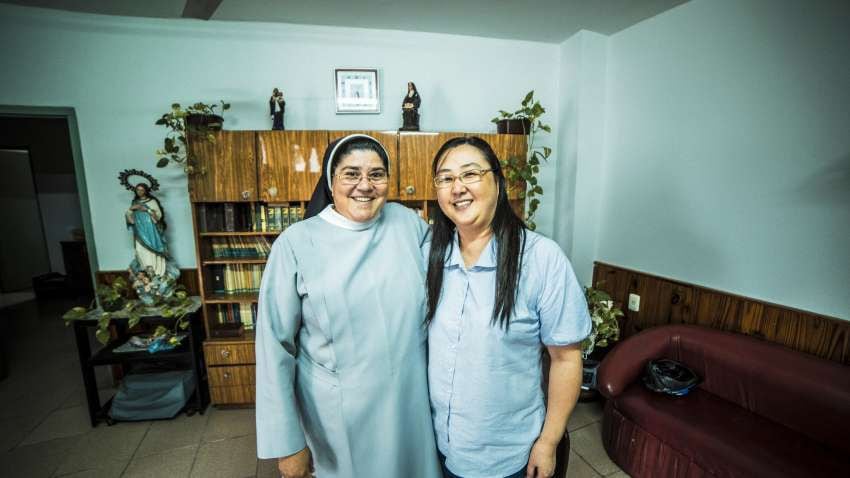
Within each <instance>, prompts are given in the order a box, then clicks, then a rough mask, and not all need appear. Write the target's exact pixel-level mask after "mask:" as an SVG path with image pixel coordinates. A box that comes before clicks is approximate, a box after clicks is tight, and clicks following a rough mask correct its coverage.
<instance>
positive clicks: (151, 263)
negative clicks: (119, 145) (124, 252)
mask: <svg viewBox="0 0 850 478" xmlns="http://www.w3.org/2000/svg"><path fill="white" fill-rule="evenodd" d="M133 176H138V177H140V178H143V179H145V180H146V182H138V183H136V184H131V183H130V181H129V178H130V177H133ZM118 179H119V180H120V181H121V184H122V185H123V186H124V187H125V188H127V189H128V190H131V191H133V193H134V194H133V200H132V201H131V202H130V207H129V209H127V211H126V212H125V213H124V219H125V221H126V223H127V228H128V229H131V230H132V231H133V249H134V251H135V257H134V258H133V261H132V262H131V263H130V268H129V272H130V276H131V277H130V279H131V281H132V283H133V287H134V288H135V289H136V293H137V294H138V295H139V299H141V300H142V302H144V303H146V304H149V305H153V304H156V303H158V302H160V301H161V300H162V299H166V298H168V297H170V296H171V294H173V293H174V287H175V286H176V281H177V278H178V277H180V269H178V268H177V267H176V266H175V265H174V263H173V261H172V260H171V257H170V256H169V254H168V246H167V244H166V240H165V228H166V223H165V211H164V210H163V208H162V205H161V204H160V203H159V199H157V198H156V196H154V195H153V194H152V193H153V192H154V191H156V190H157V189H159V182H158V181H157V180H156V179H155V178H154V177H153V176H151V175H150V174H147V173H145V172H144V171H140V170H136V169H127V170H124V171H122V172H121V174H120V175H119V176H118Z"/></svg>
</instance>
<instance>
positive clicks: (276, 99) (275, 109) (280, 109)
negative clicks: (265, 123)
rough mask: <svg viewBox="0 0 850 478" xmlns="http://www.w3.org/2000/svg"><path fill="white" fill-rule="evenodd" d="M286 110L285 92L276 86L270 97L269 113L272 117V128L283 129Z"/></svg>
mask: <svg viewBox="0 0 850 478" xmlns="http://www.w3.org/2000/svg"><path fill="white" fill-rule="evenodd" d="M285 111H286V101H284V100H283V92H282V91H280V90H278V89H277V88H275V89H274V90H272V97H271V98H269V115H271V117H272V130H283V129H284V128H283V113H284V112H285Z"/></svg>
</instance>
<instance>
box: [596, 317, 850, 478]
mask: <svg viewBox="0 0 850 478" xmlns="http://www.w3.org/2000/svg"><path fill="white" fill-rule="evenodd" d="M661 357H664V358H671V359H673V360H678V361H680V362H682V363H684V364H686V365H687V366H688V367H690V368H691V369H692V370H693V371H694V372H696V373H697V375H699V376H700V377H701V378H702V383H701V384H700V385H699V386H698V387H697V388H696V389H694V390H692V391H691V393H690V394H688V395H687V396H684V397H671V396H668V395H664V394H658V393H654V392H651V391H649V390H648V389H647V388H646V387H644V385H643V383H642V382H641V377H642V376H643V373H644V366H645V365H646V362H647V361H648V360H651V359H654V358H661ZM597 383H598V387H599V390H600V392H601V393H602V394H603V395H604V396H605V398H606V399H607V401H606V403H605V412H604V415H603V421H602V425H603V429H602V430H603V431H602V438H603V443H604V445H605V450H606V451H607V452H608V455H609V456H610V457H611V459H612V460H613V461H614V462H615V463H617V464H618V465H619V466H620V467H621V468H622V469H623V470H624V471H625V472H626V473H628V474H629V475H631V476H633V477H653V478H656V477H668V476H669V477H688V478H695V477H703V476H718V477H748V478H749V477H762V476H763V477H786V476H787V477H797V476H799V477H803V476H805V477H811V476H823V477H838V476H841V477H850V367H847V366H844V365H841V364H838V363H835V362H830V361H827V360H823V359H820V358H817V357H814V356H811V355H807V354H804V353H801V352H797V351H794V350H791V349H789V348H786V347H782V346H779V345H776V344H771V343H768V342H764V341H762V340H758V339H755V338H752V337H749V336H746V335H742V334H733V333H729V332H722V331H718V330H714V329H709V328H705V327H698V326H685V325H670V326H663V327H655V328H652V329H648V330H646V331H643V332H641V333H639V334H637V335H634V336H632V337H630V338H628V339H627V340H624V341H623V342H622V343H620V344H618V345H617V346H616V347H615V348H614V349H613V350H612V351H611V352H610V353H609V354H608V355H607V356H606V357H605V359H604V360H603V362H602V365H601V366H600V368H599V373H598V382H597Z"/></svg>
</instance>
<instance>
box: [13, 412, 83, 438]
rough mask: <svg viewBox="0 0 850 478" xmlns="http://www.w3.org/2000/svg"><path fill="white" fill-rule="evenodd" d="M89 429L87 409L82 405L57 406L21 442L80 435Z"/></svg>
mask: <svg viewBox="0 0 850 478" xmlns="http://www.w3.org/2000/svg"><path fill="white" fill-rule="evenodd" d="M89 430H91V423H90V421H89V414H88V410H87V409H85V408H84V407H81V406H80V407H72V408H57V409H56V410H54V411H53V412H51V413H50V415H48V416H47V418H45V419H44V421H42V422H41V423H40V424H39V425H38V426H37V427H36V428H35V429H34V430H33V431H32V432H30V434H29V435H27V437H26V438H25V439H24V441H23V442H22V443H21V444H22V445H32V444H33V443H38V442H42V441H47V440H53V439H56V438H64V437H72V436H77V435H82V434H84V433H87V432H88V431H89Z"/></svg>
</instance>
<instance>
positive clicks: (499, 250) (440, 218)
mask: <svg viewBox="0 0 850 478" xmlns="http://www.w3.org/2000/svg"><path fill="white" fill-rule="evenodd" d="M462 145H469V146H472V147H474V148H475V149H477V150H478V151H479V152H480V153H481V156H483V157H484V159H486V160H487V163H489V165H490V168H492V170H493V171H492V172H493V177H494V178H495V180H496V182H497V185H498V187H499V196H498V199H497V200H496V213H495V215H494V216H493V222H491V223H490V228H491V229H492V230H493V238H494V239H495V244H496V257H497V260H496V290H494V291H493V294H494V297H495V301H494V305H493V316H492V317H491V323H492V324H493V325H496V324H498V325H499V327H501V328H503V329H505V330H508V326H509V321H510V318H511V314H512V313H513V310H514V305H515V304H516V297H517V290H518V284H519V280H520V275H521V271H522V251H523V249H524V247H525V236H526V225H525V223H524V222H523V221H522V219H520V218H519V216H517V214H516V212H514V210H513V209H512V208H511V205H510V203H509V202H508V193H507V189H506V187H505V186H506V181H505V175H504V173H503V172H502V166H501V165H500V164H499V158H497V157H496V153H494V152H493V148H491V147H490V145H489V144H487V142H486V141H484V140H483V139H481V138H479V137H477V136H470V137H460V138H454V139H451V140H449V141H447V142H446V144H444V145H443V146H442V147H441V148H440V150H439V151H437V155H436V156H434V163H433V165H432V167H431V170H432V174H433V175H436V174H437V167H438V166H439V164H440V162H441V161H442V159H443V158H445V156H446V154H448V152H449V151H451V150H452V149H454V148H457V147H458V146H462ZM482 180H483V181H486V180H487V179H486V178H482ZM433 219H434V225H433V227H432V229H431V252H430V253H429V254H428V278H427V285H428V314H427V315H426V316H425V320H426V321H428V322H430V321H431V320H433V319H434V314H435V313H436V311H437V304H439V303H440V292H441V289H442V287H443V267H444V265H445V261H446V257H451V253H452V247H453V238H454V232H455V225H454V223H452V221H451V220H450V219H449V218H448V217H447V216H446V215H445V214H444V213H443V211H442V209H440V208H436V210H435V211H434V218H433Z"/></svg>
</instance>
